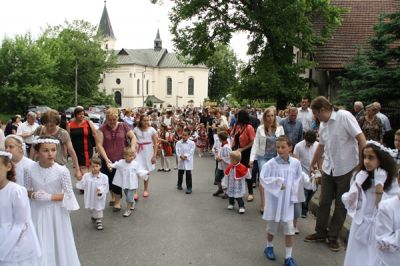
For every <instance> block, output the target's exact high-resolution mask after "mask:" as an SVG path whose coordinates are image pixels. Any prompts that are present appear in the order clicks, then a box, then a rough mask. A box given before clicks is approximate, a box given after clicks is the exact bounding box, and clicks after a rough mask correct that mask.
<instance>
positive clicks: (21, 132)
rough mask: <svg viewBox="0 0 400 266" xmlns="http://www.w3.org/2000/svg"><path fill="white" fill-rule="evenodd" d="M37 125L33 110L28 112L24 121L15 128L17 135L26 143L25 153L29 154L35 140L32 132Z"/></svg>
mask: <svg viewBox="0 0 400 266" xmlns="http://www.w3.org/2000/svg"><path fill="white" fill-rule="evenodd" d="M38 126H39V125H38V124H37V123H36V114H35V113H34V112H28V113H27V115H26V121H25V122H24V123H22V125H20V126H19V127H18V129H17V136H20V137H22V139H23V140H24V142H25V144H26V152H27V154H29V152H30V149H31V146H32V144H33V141H34V140H35V136H34V135H33V132H35V130H36V128H37V127H38Z"/></svg>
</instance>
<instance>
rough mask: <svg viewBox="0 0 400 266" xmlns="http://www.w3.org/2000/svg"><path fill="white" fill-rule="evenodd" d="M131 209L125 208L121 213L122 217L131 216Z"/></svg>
mask: <svg viewBox="0 0 400 266" xmlns="http://www.w3.org/2000/svg"><path fill="white" fill-rule="evenodd" d="M131 213H132V211H131V210H126V211H125V212H124V214H123V216H124V217H129V216H131Z"/></svg>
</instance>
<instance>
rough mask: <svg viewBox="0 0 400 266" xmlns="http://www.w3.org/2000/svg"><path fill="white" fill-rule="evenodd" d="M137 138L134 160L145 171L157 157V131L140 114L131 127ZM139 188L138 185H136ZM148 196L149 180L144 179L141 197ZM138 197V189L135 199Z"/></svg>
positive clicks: (150, 167)
mask: <svg viewBox="0 0 400 266" xmlns="http://www.w3.org/2000/svg"><path fill="white" fill-rule="evenodd" d="M133 132H134V133H135V135H136V138H137V149H136V151H137V152H136V153H137V154H136V161H137V162H138V163H139V164H140V165H141V166H142V167H143V168H144V169H145V170H147V171H149V172H151V171H153V170H154V169H155V166H156V160H157V159H156V158H157V146H158V145H157V142H158V134H157V131H156V130H155V129H154V128H153V127H150V126H149V117H148V116H147V115H140V119H139V122H138V125H137V127H135V128H134V129H133ZM138 188H139V187H138ZM148 196H149V180H148V179H147V180H144V191H143V197H148ZM137 199H138V190H136V193H135V200H137Z"/></svg>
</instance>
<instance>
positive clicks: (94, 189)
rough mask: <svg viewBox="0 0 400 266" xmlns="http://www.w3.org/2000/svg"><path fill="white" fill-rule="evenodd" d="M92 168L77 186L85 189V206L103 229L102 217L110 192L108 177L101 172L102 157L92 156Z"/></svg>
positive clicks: (99, 227)
mask: <svg viewBox="0 0 400 266" xmlns="http://www.w3.org/2000/svg"><path fill="white" fill-rule="evenodd" d="M91 168H92V170H91V172H89V173H86V174H84V175H83V177H82V179H81V180H80V181H78V182H77V183H76V188H77V189H82V190H84V191H85V193H84V198H83V199H84V202H85V208H86V209H88V210H89V211H90V213H91V218H92V221H93V222H95V224H96V228H97V230H103V229H104V227H103V222H102V219H103V210H104V208H105V206H106V196H107V193H108V177H107V176H106V175H105V174H103V173H101V172H100V168H101V159H100V158H92V160H91Z"/></svg>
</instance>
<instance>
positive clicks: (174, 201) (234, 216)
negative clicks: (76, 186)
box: [71, 155, 345, 266]
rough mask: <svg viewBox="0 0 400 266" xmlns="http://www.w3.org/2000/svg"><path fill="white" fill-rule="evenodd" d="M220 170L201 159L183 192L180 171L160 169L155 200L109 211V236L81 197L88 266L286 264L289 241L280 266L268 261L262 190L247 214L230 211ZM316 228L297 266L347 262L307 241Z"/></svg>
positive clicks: (298, 249)
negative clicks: (219, 191) (220, 194)
mask: <svg viewBox="0 0 400 266" xmlns="http://www.w3.org/2000/svg"><path fill="white" fill-rule="evenodd" d="M170 161H173V160H172V158H170ZM214 167H215V163H214V161H213V159H212V158H211V157H206V158H198V157H197V155H196V158H195V169H194V171H193V194H191V195H186V194H185V193H184V190H183V191H178V190H177V189H176V186H175V185H176V180H177V171H176V170H172V171H171V172H169V173H163V172H153V173H152V176H151V179H150V197H149V198H146V199H145V198H143V197H140V200H139V202H138V204H137V206H136V207H137V208H136V210H135V211H134V213H133V214H132V215H131V216H130V217H128V218H124V217H122V213H123V211H121V212H119V213H113V212H112V209H111V208H110V207H107V208H106V210H105V211H104V219H103V224H104V230H103V231H97V230H96V229H95V228H94V226H93V224H92V223H91V221H90V215H89V213H88V211H87V210H85V209H84V205H83V195H80V194H79V193H76V195H77V199H78V201H79V204H80V206H81V209H80V210H78V211H75V212H72V213H71V219H72V223H73V230H74V235H75V242H76V245H77V249H78V253H79V257H80V260H81V263H82V265H97V266H102V265H107V266H110V265H168V266H169V265H221V266H223V265H238V266H242V265H246V266H247V265H283V260H284V237H283V236H277V237H276V239H275V241H274V245H275V253H276V255H277V261H275V262H271V261H268V260H267V259H266V258H265V257H264V254H263V250H264V246H265V243H266V240H265V239H266V232H265V227H266V225H265V222H264V221H263V220H262V219H261V215H260V213H259V208H258V206H259V204H258V198H259V197H258V190H257V189H256V190H255V194H256V198H255V201H254V202H250V203H248V202H246V203H245V204H246V213H245V214H244V215H240V214H238V213H237V208H236V209H235V211H229V210H227V209H226V207H227V200H223V199H221V198H216V197H213V196H212V193H213V192H214V191H215V190H216V188H215V186H214V185H213V178H214V177H213V172H214ZM124 204H125V203H124ZM124 204H123V207H124V206H125V205H124ZM314 226H315V219H314V218H313V217H309V218H307V219H300V221H299V226H298V227H299V229H300V231H301V232H300V235H297V236H296V237H295V245H294V248H293V257H294V258H295V260H296V262H297V264H298V265H304V266H306V265H310V266H316V265H323V266H331V265H332V266H333V265H342V264H343V260H344V254H345V251H344V250H342V251H340V252H338V253H334V252H331V251H330V250H329V249H328V247H327V245H326V244H321V243H319V244H314V243H305V242H303V238H304V236H305V235H307V234H309V233H312V232H313V228H314Z"/></svg>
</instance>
